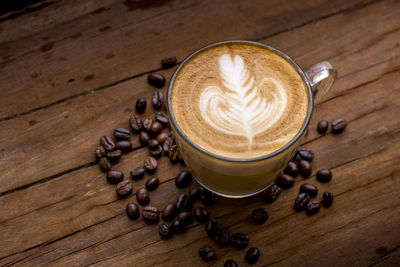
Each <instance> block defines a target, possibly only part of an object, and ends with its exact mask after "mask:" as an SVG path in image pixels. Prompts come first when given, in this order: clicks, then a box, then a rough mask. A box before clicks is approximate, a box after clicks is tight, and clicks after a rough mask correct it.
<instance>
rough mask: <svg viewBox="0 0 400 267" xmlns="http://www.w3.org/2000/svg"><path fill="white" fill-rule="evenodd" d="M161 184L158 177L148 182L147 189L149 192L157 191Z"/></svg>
mask: <svg viewBox="0 0 400 267" xmlns="http://www.w3.org/2000/svg"><path fill="white" fill-rule="evenodd" d="M159 184H160V180H158V178H157V177H152V178H150V179H149V180H147V181H146V188H147V190H149V191H153V190H156V189H157V187H158V185H159Z"/></svg>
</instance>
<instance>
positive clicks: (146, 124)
mask: <svg viewBox="0 0 400 267" xmlns="http://www.w3.org/2000/svg"><path fill="white" fill-rule="evenodd" d="M152 124H153V119H152V118H146V119H144V121H143V129H144V130H145V131H146V132H150V130H151V125H152Z"/></svg>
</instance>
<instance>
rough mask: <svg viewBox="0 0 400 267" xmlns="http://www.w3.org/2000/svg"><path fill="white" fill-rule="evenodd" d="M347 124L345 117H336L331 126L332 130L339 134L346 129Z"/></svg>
mask: <svg viewBox="0 0 400 267" xmlns="http://www.w3.org/2000/svg"><path fill="white" fill-rule="evenodd" d="M346 126H347V122H346V121H345V120H344V119H336V120H334V121H332V123H331V127H332V132H333V133H334V134H338V133H341V132H343V131H344V129H345V128H346Z"/></svg>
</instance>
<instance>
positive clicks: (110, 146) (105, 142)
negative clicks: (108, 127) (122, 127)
mask: <svg viewBox="0 0 400 267" xmlns="http://www.w3.org/2000/svg"><path fill="white" fill-rule="evenodd" d="M100 145H101V146H102V147H104V149H105V150H107V151H113V150H114V149H115V143H114V141H113V140H112V138H111V137H109V136H107V135H105V136H102V137H101V138H100Z"/></svg>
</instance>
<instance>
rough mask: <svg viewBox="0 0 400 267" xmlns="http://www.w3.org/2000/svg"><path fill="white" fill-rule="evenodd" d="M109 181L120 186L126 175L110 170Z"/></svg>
mask: <svg viewBox="0 0 400 267" xmlns="http://www.w3.org/2000/svg"><path fill="white" fill-rule="evenodd" d="M107 180H108V182H109V183H111V184H118V183H119V182H121V181H122V180H124V174H123V173H122V172H120V171H117V170H109V171H108V173H107Z"/></svg>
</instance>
